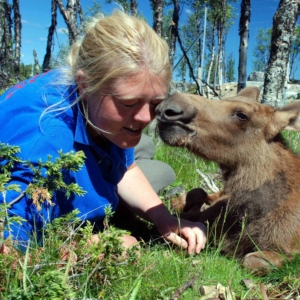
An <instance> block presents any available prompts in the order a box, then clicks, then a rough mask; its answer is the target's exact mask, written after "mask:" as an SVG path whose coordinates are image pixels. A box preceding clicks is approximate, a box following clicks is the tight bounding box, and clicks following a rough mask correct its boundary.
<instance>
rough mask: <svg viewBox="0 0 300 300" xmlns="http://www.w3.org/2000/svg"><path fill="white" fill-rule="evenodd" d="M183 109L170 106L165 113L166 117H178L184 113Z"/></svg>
mask: <svg viewBox="0 0 300 300" xmlns="http://www.w3.org/2000/svg"><path fill="white" fill-rule="evenodd" d="M182 113H183V111H182V110H181V109H179V108H176V109H174V108H168V109H166V110H165V112H164V115H165V116H166V117H176V116H180V115H182Z"/></svg>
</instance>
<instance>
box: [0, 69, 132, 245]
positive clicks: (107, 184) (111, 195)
mask: <svg viewBox="0 0 300 300" xmlns="http://www.w3.org/2000/svg"><path fill="white" fill-rule="evenodd" d="M59 76H60V72H59V71H58V70H52V71H50V72H47V73H43V74H40V75H37V76H35V77H33V78H31V79H28V80H26V81H23V82H21V83H19V84H17V85H16V86H14V87H12V88H10V89H9V90H8V91H6V92H5V93H4V94H3V95H2V96H1V97H0V124H1V126H0V128H1V130H0V142H1V143H4V144H9V145H14V146H19V147H20V148H21V153H20V155H19V156H20V158H21V159H22V160H30V161H31V162H32V163H33V164H36V163H37V162H38V160H39V159H42V160H44V161H46V160H47V157H48V155H49V154H50V155H51V156H52V160H55V158H56V157H58V150H62V151H63V153H66V152H69V151H71V150H73V151H79V150H82V151H84V153H85V156H86V160H85V164H84V166H83V168H82V169H81V170H79V171H78V172H76V173H75V172H71V171H70V172H68V173H67V174H64V180H65V182H66V183H68V184H69V183H71V182H74V183H77V184H78V185H79V186H80V187H81V188H82V189H83V190H85V191H86V192H87V193H86V194H85V195H84V196H77V195H74V194H72V195H71V197H70V198H69V199H67V198H66V195H65V194H64V193H63V192H61V191H57V192H55V194H54V195H53V198H52V199H51V201H52V202H53V203H54V204H55V205H54V206H50V205H49V204H47V203H45V202H44V205H43V206H42V210H41V211H37V209H36V206H35V205H34V204H33V203H32V199H30V198H29V197H28V196H27V195H25V196H24V197H22V198H21V199H20V201H18V202H17V203H15V204H13V205H12V207H11V208H10V209H9V215H10V216H16V215H17V216H20V217H22V218H24V219H25V220H27V222H24V223H23V224H22V225H21V226H20V225H18V224H13V226H12V229H13V238H14V239H16V240H18V241H20V242H22V241H25V243H26V241H27V240H28V238H29V237H30V236H32V232H33V231H36V230H37V231H38V230H39V229H41V228H43V227H44V225H45V224H46V223H49V222H51V221H52V220H53V219H54V218H57V217H60V216H62V215H65V214H67V213H69V212H71V211H72V210H74V209H76V208H77V209H78V210H79V211H80V215H79V217H80V218H81V219H83V220H90V221H91V222H100V223H101V222H102V220H103V218H104V216H105V214H104V208H105V207H106V206H108V205H111V207H112V209H113V210H115V209H116V207H117V204H118V195H117V184H118V182H119V181H120V180H121V179H122V177H123V175H124V173H125V172H126V170H127V167H128V166H130V165H131V164H132V163H133V161H134V150H133V148H130V149H126V150H124V149H121V148H119V147H117V146H116V145H114V144H111V145H110V151H109V154H108V153H107V152H105V151H103V150H102V149H101V148H100V147H98V146H97V145H96V144H95V143H94V141H93V140H92V139H91V137H90V136H89V135H88V133H87V130H86V125H85V121H84V119H83V117H82V115H81V112H80V110H79V104H75V105H73V106H71V107H70V106H68V105H69V104H70V103H72V102H73V101H74V100H76V97H77V94H76V92H75V85H72V86H65V85H59V84H57V82H59V80H57V79H58V78H59ZM53 82H56V83H53ZM62 100H65V101H64V102H63V103H61V104H60V106H59V107H62V108H64V109H62V110H61V111H56V112H51V113H48V114H44V115H42V113H43V112H44V111H45V109H46V108H48V107H50V106H51V105H53V104H56V103H58V102H60V101H62ZM66 107H67V108H66ZM29 171H30V170H29V169H28V168H26V167H24V166H22V165H17V166H15V167H14V169H13V170H12V180H11V182H10V183H15V184H19V185H20V188H21V190H22V191H24V190H26V187H27V186H28V183H29V182H30V180H31V176H32V174H31V173H30V172H29ZM19 195H20V193H17V192H14V191H8V192H7V193H6V203H9V202H11V201H12V200H13V199H15V198H16V197H17V196H19ZM3 201H4V199H3V195H1V194H0V203H1V202H3ZM7 236H8V232H7V231H6V232H5V237H7Z"/></svg>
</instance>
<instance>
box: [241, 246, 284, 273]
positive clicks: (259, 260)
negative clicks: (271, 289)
mask: <svg viewBox="0 0 300 300" xmlns="http://www.w3.org/2000/svg"><path fill="white" fill-rule="evenodd" d="M283 263H284V259H283V257H282V255H280V254H279V253H277V252H274V251H261V252H259V251H257V252H252V253H248V254H247V255H246V256H245V257H244V259H243V261H242V264H243V267H245V268H247V269H249V270H251V271H253V273H255V274H257V275H266V274H268V273H269V272H270V271H271V270H272V268H274V267H276V268H280V267H281V266H282V265H283Z"/></svg>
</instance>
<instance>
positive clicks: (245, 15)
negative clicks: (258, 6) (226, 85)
mask: <svg viewBox="0 0 300 300" xmlns="http://www.w3.org/2000/svg"><path fill="white" fill-rule="evenodd" d="M250 10H251V0H242V3H241V17H240V28H239V35H240V49H239V67H238V71H239V75H238V87H237V92H239V91H240V90H242V89H243V88H245V87H246V81H247V51H248V40H249V24H250V17H251V12H250Z"/></svg>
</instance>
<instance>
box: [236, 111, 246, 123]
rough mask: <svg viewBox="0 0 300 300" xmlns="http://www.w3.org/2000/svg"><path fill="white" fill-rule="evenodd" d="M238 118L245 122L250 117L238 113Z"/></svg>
mask: <svg viewBox="0 0 300 300" xmlns="http://www.w3.org/2000/svg"><path fill="white" fill-rule="evenodd" d="M236 116H237V118H238V119H239V120H240V121H241V122H245V121H247V120H248V116H247V115H245V114H244V113H243V112H237V113H236Z"/></svg>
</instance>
